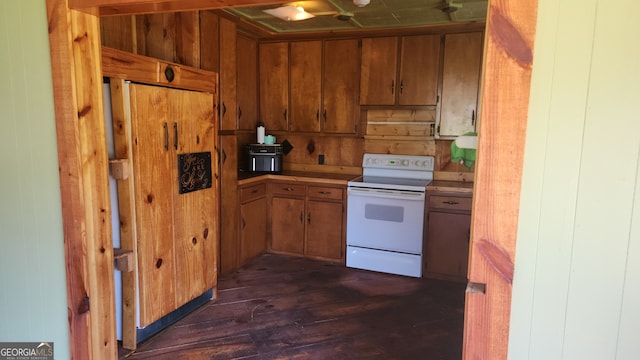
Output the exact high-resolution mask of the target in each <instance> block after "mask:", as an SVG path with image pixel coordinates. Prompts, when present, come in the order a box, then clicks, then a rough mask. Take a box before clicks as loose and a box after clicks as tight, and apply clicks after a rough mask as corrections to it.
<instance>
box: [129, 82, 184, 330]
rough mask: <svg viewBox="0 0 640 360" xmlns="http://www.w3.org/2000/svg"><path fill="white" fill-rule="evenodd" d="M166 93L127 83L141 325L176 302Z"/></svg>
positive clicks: (169, 117) (172, 181) (170, 117)
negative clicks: (131, 138) (129, 102)
mask: <svg viewBox="0 0 640 360" xmlns="http://www.w3.org/2000/svg"><path fill="white" fill-rule="evenodd" d="M170 94H172V92H171V91H170V90H169V89H167V88H162V87H153V86H147V85H139V84H131V85H130V98H131V134H132V137H133V141H132V146H133V168H134V174H135V181H134V184H135V185H134V188H135V195H134V198H135V199H134V202H135V208H136V214H135V216H136V237H137V247H138V284H139V289H138V291H139V296H140V325H141V326H146V325H148V324H150V323H152V322H153V321H155V320H157V319H159V318H160V317H162V316H163V315H165V314H167V313H169V312H170V311H172V310H173V309H175V303H176V302H175V281H174V269H175V263H174V248H173V213H172V209H173V203H172V197H173V191H171V190H173V189H174V184H176V180H175V179H174V177H173V176H170V175H168V174H172V173H173V172H174V170H175V169H174V166H173V165H174V164H175V160H174V159H173V154H174V153H173V152H170V151H171V149H172V148H171V147H170V146H169V140H168V139H167V137H168V132H169V128H170V127H171V125H170V124H171V123H172V122H173V113H172V110H171V106H170V103H171V96H170ZM176 186H177V185H176Z"/></svg>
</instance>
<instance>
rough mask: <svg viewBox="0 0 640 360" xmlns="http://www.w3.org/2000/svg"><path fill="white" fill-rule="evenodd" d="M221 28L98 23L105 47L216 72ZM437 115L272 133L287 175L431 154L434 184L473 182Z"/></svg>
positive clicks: (150, 21) (168, 19)
mask: <svg viewBox="0 0 640 360" xmlns="http://www.w3.org/2000/svg"><path fill="white" fill-rule="evenodd" d="M219 24H220V17H219V15H218V13H217V12H215V11H193V12H177V13H162V14H147V15H127V16H108V17H103V18H101V30H102V42H103V45H104V46H107V47H113V48H116V49H120V50H124V51H129V52H133V53H136V54H140V55H146V56H151V57H154V58H158V59H161V60H166V61H171V62H175V63H179V64H184V65H189V66H193V67H199V68H202V69H206V70H212V71H216V72H219V71H220V56H219V54H220V38H219ZM238 26H240V25H238ZM223 92H224V89H221V93H223ZM256 101H258V100H257V99H256ZM435 116H436V111H435V108H434V109H432V111H429V110H397V109H395V110H394V109H383V110H378V109H374V110H363V111H362V112H361V118H360V119H359V121H360V126H359V131H358V133H357V134H354V135H339V136H338V135H336V136H334V135H326V134H299V133H293V132H274V133H273V134H274V135H275V136H276V138H277V141H278V142H282V141H283V140H285V139H286V140H288V141H289V142H290V143H291V144H292V145H293V150H292V151H291V153H289V154H288V155H287V156H286V157H285V163H284V165H285V168H286V169H290V170H302V171H318V172H338V173H358V172H359V171H360V167H361V162H362V155H363V154H364V153H365V152H374V153H390V154H406V155H432V156H435V158H436V162H435V166H436V174H435V177H436V179H441V180H464V181H468V180H472V179H473V176H474V171H475V166H472V167H471V168H467V167H465V166H463V165H461V164H458V163H453V162H451V152H450V146H451V141H450V140H436V139H435V138H434V137H433V124H434V123H435ZM407 122H413V123H411V124H407ZM234 133H235V134H237V135H238V140H239V141H238V146H239V147H240V148H239V152H240V154H241V153H242V146H243V145H244V144H245V142H243V141H240V140H241V139H246V140H247V141H249V142H251V141H252V139H253V136H251V135H249V134H247V131H241V130H238V131H236V132H234ZM319 155H324V159H325V162H324V164H323V165H319V161H318V157H319ZM239 159H240V161H242V159H243V158H242V156H241V157H240V158H239Z"/></svg>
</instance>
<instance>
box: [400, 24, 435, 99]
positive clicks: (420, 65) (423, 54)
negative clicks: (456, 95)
mask: <svg viewBox="0 0 640 360" xmlns="http://www.w3.org/2000/svg"><path fill="white" fill-rule="evenodd" d="M440 43H441V41H440V36H439V35H421V36H405V37H403V38H402V51H401V61H400V77H399V78H398V79H399V80H400V85H399V86H400V88H399V90H398V104H399V105H435V104H436V103H437V101H438V71H439V70H440V69H439V68H440Z"/></svg>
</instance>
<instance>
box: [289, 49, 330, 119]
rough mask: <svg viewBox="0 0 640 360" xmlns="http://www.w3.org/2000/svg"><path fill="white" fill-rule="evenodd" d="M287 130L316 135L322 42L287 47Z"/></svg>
mask: <svg viewBox="0 0 640 360" xmlns="http://www.w3.org/2000/svg"><path fill="white" fill-rule="evenodd" d="M289 51H290V53H289V73H290V76H291V77H290V85H289V86H290V89H291V91H290V93H289V103H290V106H289V109H290V110H291V116H290V117H289V129H290V130H291V131H305V132H318V131H320V115H321V114H320V94H321V91H322V83H321V81H322V42H321V41H298V42H292V43H291V44H290V50H289Z"/></svg>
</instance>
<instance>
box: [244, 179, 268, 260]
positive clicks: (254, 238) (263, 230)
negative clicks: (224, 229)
mask: <svg viewBox="0 0 640 360" xmlns="http://www.w3.org/2000/svg"><path fill="white" fill-rule="evenodd" d="M239 246H240V248H239V250H238V253H239V264H240V265H242V264H244V263H246V262H247V261H249V260H251V259H253V258H254V257H256V256H258V255H260V254H262V253H263V252H265V251H266V250H267V198H266V184H257V185H253V186H249V187H244V188H241V189H240V244H239Z"/></svg>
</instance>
